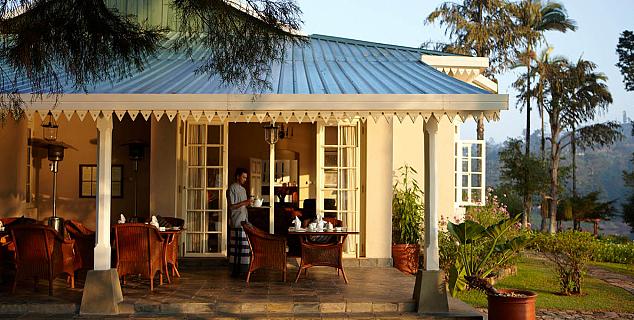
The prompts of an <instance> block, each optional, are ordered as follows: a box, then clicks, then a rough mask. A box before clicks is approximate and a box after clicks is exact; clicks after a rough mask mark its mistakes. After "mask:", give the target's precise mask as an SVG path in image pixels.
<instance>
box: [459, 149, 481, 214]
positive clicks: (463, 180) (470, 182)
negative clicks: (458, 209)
mask: <svg viewBox="0 0 634 320" xmlns="http://www.w3.org/2000/svg"><path fill="white" fill-rule="evenodd" d="M455 155H456V157H455V169H456V181H455V186H456V202H457V203H458V205H461V206H482V205H484V204H485V202H486V201H485V200H486V199H485V195H486V193H485V171H484V170H485V169H484V167H485V163H486V162H485V161H486V152H485V142H484V140H458V141H456V150H455Z"/></svg>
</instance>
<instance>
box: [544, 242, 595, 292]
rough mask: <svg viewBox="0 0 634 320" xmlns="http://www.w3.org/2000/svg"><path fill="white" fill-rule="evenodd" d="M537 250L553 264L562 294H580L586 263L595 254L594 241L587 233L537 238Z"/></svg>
mask: <svg viewBox="0 0 634 320" xmlns="http://www.w3.org/2000/svg"><path fill="white" fill-rule="evenodd" d="M536 242H537V246H538V248H539V250H540V251H541V252H542V253H543V254H544V255H545V256H546V258H548V260H550V261H552V262H553V263H554V264H555V269H556V271H557V274H558V277H559V285H560V290H561V293H562V294H565V295H571V294H580V293H581V283H582V280H583V276H584V273H585V268H586V265H587V263H588V262H589V261H590V259H591V258H592V256H593V254H594V253H595V248H596V245H595V239H594V237H593V236H592V235H591V234H590V233H587V232H579V231H572V230H569V231H564V232H558V233H556V234H554V235H550V234H541V235H539V236H537V241H536Z"/></svg>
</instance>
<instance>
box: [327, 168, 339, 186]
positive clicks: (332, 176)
mask: <svg viewBox="0 0 634 320" xmlns="http://www.w3.org/2000/svg"><path fill="white" fill-rule="evenodd" d="M338 186H339V184H338V182H337V169H324V188H337V187H338Z"/></svg>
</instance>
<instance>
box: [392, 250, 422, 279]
mask: <svg viewBox="0 0 634 320" xmlns="http://www.w3.org/2000/svg"><path fill="white" fill-rule="evenodd" d="M419 257H420V245H419V244H392V261H393V262H394V267H395V268H396V269H399V270H401V271H403V272H406V273H410V274H416V272H417V271H418V259H419Z"/></svg>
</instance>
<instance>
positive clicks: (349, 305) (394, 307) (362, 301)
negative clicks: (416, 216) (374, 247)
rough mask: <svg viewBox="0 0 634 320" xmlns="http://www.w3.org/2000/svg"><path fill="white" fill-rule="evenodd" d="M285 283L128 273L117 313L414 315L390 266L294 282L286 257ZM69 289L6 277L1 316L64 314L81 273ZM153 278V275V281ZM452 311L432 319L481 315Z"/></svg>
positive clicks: (454, 305) (408, 292) (72, 310)
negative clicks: (13, 285) (152, 278)
mask: <svg viewBox="0 0 634 320" xmlns="http://www.w3.org/2000/svg"><path fill="white" fill-rule="evenodd" d="M289 262H292V263H289V270H288V277H287V281H286V282H281V273H279V272H276V271H266V270H265V271H259V272H256V273H255V274H254V275H252V277H251V283H250V284H249V285H247V284H246V283H245V281H244V280H242V279H236V278H232V277H230V276H229V272H228V270H227V268H226V267H221V266H212V267H209V268H207V269H203V270H200V269H197V270H187V269H185V270H182V271H181V277H180V278H176V279H173V281H172V283H171V284H164V285H163V286H157V285H156V286H155V289H154V292H150V290H149V281H148V280H142V279H138V278H136V277H128V278H129V279H128V281H127V283H126V284H125V285H122V290H123V296H124V301H123V303H121V304H120V312H121V313H122V315H121V316H119V317H124V318H127V317H132V318H137V317H148V316H149V317H165V316H169V317H175V318H178V319H183V318H188V319H192V318H200V317H203V318H207V317H209V318H215V317H228V318H261V317H265V318H280V317H282V318H294V317H296V318H306V317H310V318H322V317H323V318H333V317H334V318H358V317H363V318H375V317H379V318H386V317H398V318H403V317H404V318H417V317H419V315H418V314H416V313H415V312H414V311H415V305H414V300H413V299H412V291H413V288H414V282H415V277H414V276H410V275H405V274H403V273H401V272H399V271H398V270H396V269H394V268H386V267H348V268H346V275H347V276H348V279H349V282H350V283H349V284H345V282H344V281H343V278H342V277H341V276H337V271H336V270H335V269H332V268H327V267H321V268H320V267H315V268H311V269H310V270H309V271H308V275H307V276H304V275H302V277H301V278H300V280H299V282H298V283H295V282H294V280H295V276H296V272H297V266H296V263H295V262H294V261H290V260H289ZM78 278H79V279H78V280H77V281H76V288H75V289H70V288H68V287H67V286H66V284H65V282H64V281H63V280H61V279H58V280H56V281H55V287H54V292H53V296H48V289H47V284H48V282H46V281H40V283H39V285H38V287H37V289H38V291H34V290H33V282H31V281H25V282H20V283H19V285H18V288H17V290H16V293H15V294H14V295H11V294H10V293H9V288H10V285H9V283H6V282H5V283H3V284H2V285H0V317H2V318H24V317H26V318H38V317H39V315H44V314H45V315H46V316H45V317H46V318H50V317H51V316H52V315H57V316H58V317H62V318H64V317H66V318H67V317H68V316H69V315H72V314H74V315H73V316H74V317H76V314H77V312H78V310H79V305H80V304H81V295H82V287H83V275H80V276H79V277H78ZM156 281H158V280H156ZM450 309H451V311H452V312H451V314H447V315H437V316H434V317H432V318H433V319H465V318H466V319H481V316H480V314H479V313H477V312H475V310H474V309H472V308H470V307H468V306H466V305H465V304H463V303H462V302H460V301H457V300H454V299H451V300H450Z"/></svg>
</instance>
